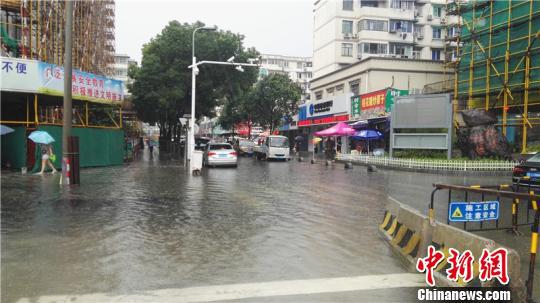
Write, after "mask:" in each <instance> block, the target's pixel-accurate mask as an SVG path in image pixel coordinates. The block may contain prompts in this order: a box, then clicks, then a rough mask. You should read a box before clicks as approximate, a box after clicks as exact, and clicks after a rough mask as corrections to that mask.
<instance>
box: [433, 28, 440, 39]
mask: <svg viewBox="0 0 540 303" xmlns="http://www.w3.org/2000/svg"><path fill="white" fill-rule="evenodd" d="M433 39H441V28H440V27H434V28H433Z"/></svg>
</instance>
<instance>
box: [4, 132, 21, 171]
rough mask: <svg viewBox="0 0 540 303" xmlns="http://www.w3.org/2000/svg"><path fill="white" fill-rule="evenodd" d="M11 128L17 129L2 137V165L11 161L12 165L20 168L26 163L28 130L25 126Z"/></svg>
mask: <svg viewBox="0 0 540 303" xmlns="http://www.w3.org/2000/svg"><path fill="white" fill-rule="evenodd" d="M10 127H11V126H10ZM11 128H13V129H14V130H15V131H14V132H12V133H9V134H6V135H3V136H2V137H1V140H2V141H1V144H2V166H3V165H5V164H6V163H7V162H8V161H9V162H10V163H11V166H12V167H14V168H20V167H23V166H25V165H26V138H25V137H26V136H25V133H26V130H25V128H24V127H11Z"/></svg>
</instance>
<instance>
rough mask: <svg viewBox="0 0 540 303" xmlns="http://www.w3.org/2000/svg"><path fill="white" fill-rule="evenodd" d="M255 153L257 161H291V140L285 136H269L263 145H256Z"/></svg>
mask: <svg viewBox="0 0 540 303" xmlns="http://www.w3.org/2000/svg"><path fill="white" fill-rule="evenodd" d="M253 152H254V153H255V156H256V157H257V159H259V160H260V159H284V160H290V145H289V139H288V138H287V137H285V136H268V137H266V139H265V140H264V142H262V144H261V145H256V146H255V147H254V148H253Z"/></svg>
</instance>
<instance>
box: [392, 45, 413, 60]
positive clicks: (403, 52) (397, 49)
mask: <svg viewBox="0 0 540 303" xmlns="http://www.w3.org/2000/svg"><path fill="white" fill-rule="evenodd" d="M389 50H390V54H393V55H397V56H404V57H407V58H410V57H412V46H411V45H407V44H400V43H390V46H389Z"/></svg>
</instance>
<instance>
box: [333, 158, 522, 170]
mask: <svg viewBox="0 0 540 303" xmlns="http://www.w3.org/2000/svg"><path fill="white" fill-rule="evenodd" d="M336 158H337V160H341V161H350V162H353V163H354V162H356V163H363V164H372V165H379V166H388V167H399V168H409V169H420V170H448V171H512V169H513V168H514V167H515V166H516V165H518V164H519V162H515V161H497V160H493V161H465V160H444V159H412V158H409V159H405V158H390V157H386V156H371V155H353V154H338V155H337V156H336Z"/></svg>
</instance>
